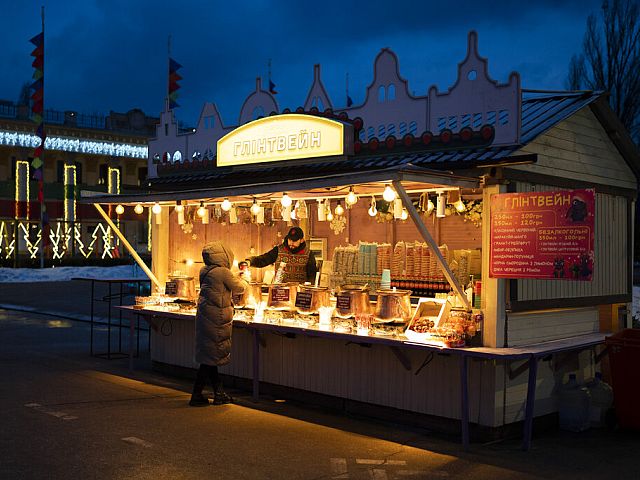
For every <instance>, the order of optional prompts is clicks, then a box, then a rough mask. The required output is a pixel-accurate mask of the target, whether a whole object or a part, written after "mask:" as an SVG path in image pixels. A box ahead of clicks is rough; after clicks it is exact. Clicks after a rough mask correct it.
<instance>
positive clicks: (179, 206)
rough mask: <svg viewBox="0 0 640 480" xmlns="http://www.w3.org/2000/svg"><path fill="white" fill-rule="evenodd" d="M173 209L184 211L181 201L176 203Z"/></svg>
mask: <svg viewBox="0 0 640 480" xmlns="http://www.w3.org/2000/svg"><path fill="white" fill-rule="evenodd" d="M174 210H175V211H176V212H178V213H180V212H184V205H182V203H178V204H176V206H175V208H174Z"/></svg>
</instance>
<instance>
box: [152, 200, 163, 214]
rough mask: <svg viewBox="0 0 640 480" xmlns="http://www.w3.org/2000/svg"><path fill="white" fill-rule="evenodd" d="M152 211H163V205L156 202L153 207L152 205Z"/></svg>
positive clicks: (157, 212)
mask: <svg viewBox="0 0 640 480" xmlns="http://www.w3.org/2000/svg"><path fill="white" fill-rule="evenodd" d="M151 211H152V212H153V213H155V214H156V215H159V214H160V213H162V207H161V206H160V204H159V203H154V204H153V207H151Z"/></svg>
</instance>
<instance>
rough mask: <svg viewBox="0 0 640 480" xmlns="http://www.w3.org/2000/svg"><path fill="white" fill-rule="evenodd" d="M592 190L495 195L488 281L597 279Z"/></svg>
mask: <svg viewBox="0 0 640 480" xmlns="http://www.w3.org/2000/svg"><path fill="white" fill-rule="evenodd" d="M594 220H595V192H594V190H593V189H585V190H560V191H551V192H530V193H500V194H495V195H491V244H490V254H489V276H490V277H492V278H539V279H547V280H549V279H552V280H553V279H557V280H585V281H591V279H592V277H593V250H594Z"/></svg>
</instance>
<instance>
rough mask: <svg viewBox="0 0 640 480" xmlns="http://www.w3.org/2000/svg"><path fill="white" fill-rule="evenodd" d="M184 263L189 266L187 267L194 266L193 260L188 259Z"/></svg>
mask: <svg viewBox="0 0 640 480" xmlns="http://www.w3.org/2000/svg"><path fill="white" fill-rule="evenodd" d="M184 263H185V264H186V265H187V267H191V266H192V265H193V259H192V258H187V259H186V260H185V261H184Z"/></svg>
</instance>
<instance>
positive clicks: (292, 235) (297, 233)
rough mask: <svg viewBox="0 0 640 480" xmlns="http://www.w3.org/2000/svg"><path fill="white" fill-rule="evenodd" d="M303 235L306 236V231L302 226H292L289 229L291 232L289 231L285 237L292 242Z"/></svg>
mask: <svg viewBox="0 0 640 480" xmlns="http://www.w3.org/2000/svg"><path fill="white" fill-rule="evenodd" d="M303 237H304V232H303V231H302V229H301V228H300V227H291V228H290V229H289V233H287V236H286V237H285V238H288V239H289V240H291V241H292V242H297V241H298V240H300V239H302V238H303Z"/></svg>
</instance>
